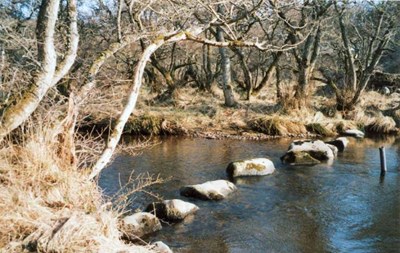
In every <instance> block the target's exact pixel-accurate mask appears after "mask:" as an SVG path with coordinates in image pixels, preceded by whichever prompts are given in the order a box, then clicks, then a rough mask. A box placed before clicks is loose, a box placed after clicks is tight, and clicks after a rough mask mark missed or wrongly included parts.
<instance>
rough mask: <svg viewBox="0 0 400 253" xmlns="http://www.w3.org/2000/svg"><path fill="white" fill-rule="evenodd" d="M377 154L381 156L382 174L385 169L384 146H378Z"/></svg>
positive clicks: (382, 174)
mask: <svg viewBox="0 0 400 253" xmlns="http://www.w3.org/2000/svg"><path fill="white" fill-rule="evenodd" d="M379 156H380V158H381V176H384V175H385V173H386V171H387V169H386V155H385V147H380V148H379Z"/></svg>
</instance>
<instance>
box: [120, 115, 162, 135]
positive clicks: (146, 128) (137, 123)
mask: <svg viewBox="0 0 400 253" xmlns="http://www.w3.org/2000/svg"><path fill="white" fill-rule="evenodd" d="M161 122H162V119H160V118H158V117H154V116H150V115H142V116H139V117H135V118H134V119H132V120H130V121H128V123H127V124H126V125H125V129H124V131H125V132H128V133H130V134H135V135H159V134H160V132H161Z"/></svg>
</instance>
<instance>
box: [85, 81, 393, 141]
mask: <svg viewBox="0 0 400 253" xmlns="http://www.w3.org/2000/svg"><path fill="white" fill-rule="evenodd" d="M120 89H121V90H123V89H124V88H123V87H120ZM120 92H121V91H118V92H116V93H120ZM103 97H104V96H103ZM236 97H237V98H239V95H238V94H236ZM155 98H156V95H154V94H152V93H150V92H149V91H148V90H146V89H143V90H142V94H141V96H140V98H139V104H138V106H137V110H135V112H134V114H133V115H132V116H131V118H130V120H129V122H128V124H127V125H126V127H125V132H126V133H128V134H132V135H179V136H190V137H206V138H236V139H269V138H276V137H306V136H334V135H338V134H340V133H342V132H343V131H345V130H347V129H360V130H362V131H364V132H366V133H367V135H368V134H369V135H380V134H393V135H396V134H397V133H398V130H399V128H398V127H399V126H400V124H399V123H400V122H399V119H398V117H397V113H398V111H396V110H392V109H393V108H394V107H395V106H396V103H397V102H398V101H400V94H398V93H393V94H391V95H382V94H380V93H378V92H375V91H368V92H366V94H365V96H364V97H363V99H362V101H361V103H360V104H359V105H358V106H357V108H356V109H355V110H354V111H350V112H339V111H336V109H335V103H334V102H335V101H334V98H328V97H327V96H326V94H322V95H321V96H318V94H317V93H315V94H314V95H313V96H310V99H309V106H308V107H305V108H302V109H301V110H291V109H287V108H285V106H282V105H279V104H277V103H278V101H277V99H276V98H275V94H274V89H273V88H272V87H270V89H269V90H268V89H267V90H266V91H264V92H263V93H261V94H260V95H258V96H257V97H254V98H252V99H251V101H246V100H240V99H239V103H238V105H237V106H236V107H234V108H227V107H225V106H223V94H222V92H221V91H220V90H219V89H215V90H213V91H212V92H199V91H198V90H195V89H192V88H182V89H179V90H178V91H176V92H175V93H174V94H173V95H172V96H171V97H170V98H169V99H167V100H164V101H157V100H155ZM110 99H112V101H118V100H119V99H120V98H118V97H113V98H110ZM121 103H122V101H121ZM119 108H120V105H118V103H115V104H114V106H113V107H112V108H110V109H109V111H107V112H105V111H101V112H97V111H98V109H96V108H87V112H86V113H87V114H88V115H96V116H93V117H91V118H90V119H89V120H88V121H87V126H88V128H87V129H91V128H98V129H103V130H107V127H108V126H109V125H110V122H111V124H112V121H113V116H112V115H115V113H116V112H117V111H118V110H119ZM399 111H400V110H399Z"/></svg>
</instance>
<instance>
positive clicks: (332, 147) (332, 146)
mask: <svg viewBox="0 0 400 253" xmlns="http://www.w3.org/2000/svg"><path fill="white" fill-rule="evenodd" d="M326 145H327V146H328V147H329V148H330V149H331V150H332V152H333V156H334V157H336V156H337V154H338V151H339V149H338V148H337V147H336V146H335V145H332V144H329V143H326Z"/></svg>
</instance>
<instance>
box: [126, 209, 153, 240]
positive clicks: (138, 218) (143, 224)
mask: <svg viewBox="0 0 400 253" xmlns="http://www.w3.org/2000/svg"><path fill="white" fill-rule="evenodd" d="M122 224H123V225H122V227H123V232H124V235H125V236H126V237H127V238H128V239H129V240H137V239H138V238H140V237H142V236H144V235H147V234H150V233H153V232H156V231H158V230H160V229H161V222H160V220H159V219H158V218H157V217H156V216H154V215H153V214H151V213H146V212H140V213H135V214H132V215H129V216H126V217H125V218H124V219H123V220H122Z"/></svg>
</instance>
